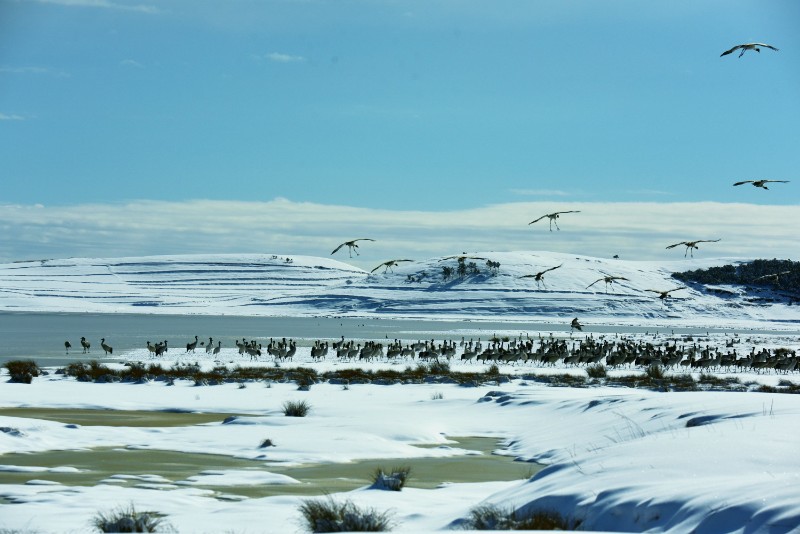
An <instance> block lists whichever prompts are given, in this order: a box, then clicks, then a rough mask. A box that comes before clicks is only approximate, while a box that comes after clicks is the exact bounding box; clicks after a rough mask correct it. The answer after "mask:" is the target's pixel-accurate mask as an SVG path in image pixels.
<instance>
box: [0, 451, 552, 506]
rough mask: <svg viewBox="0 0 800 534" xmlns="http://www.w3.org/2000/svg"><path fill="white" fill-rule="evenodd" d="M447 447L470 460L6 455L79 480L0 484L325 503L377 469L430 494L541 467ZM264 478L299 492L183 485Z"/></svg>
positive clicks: (23, 478) (4, 475)
mask: <svg viewBox="0 0 800 534" xmlns="http://www.w3.org/2000/svg"><path fill="white" fill-rule="evenodd" d="M450 439H451V440H453V441H457V442H458V443H457V444H452V445H451V446H452V447H458V448H464V449H468V450H471V451H476V452H475V454H469V455H463V456H454V457H448V458H402V459H383V460H360V461H355V462H350V463H346V464H312V465H303V466H293V467H284V466H279V465H274V464H270V463H268V462H264V461H263V460H246V459H240V458H231V457H227V456H220V455H211V454H190V453H182V452H175V451H160V450H130V449H121V448H98V449H93V450H77V451H47V452H42V453H32V454H6V455H3V456H0V463H1V464H3V465H14V466H33V467H47V468H59V467H74V468H76V469H78V470H80V472H73V473H61V472H58V473H50V472H34V473H20V472H0V484H25V483H27V482H29V481H31V480H39V481H40V480H47V481H52V482H57V483H59V484H63V485H64V486H93V485H97V484H100V483H106V484H114V485H118V486H139V487H147V488H152V489H154V490H160V489H175V488H176V487H194V488H200V489H208V490H211V491H214V492H215V496H216V497H217V498H220V499H231V498H233V499H236V498H242V497H266V496H271V495H323V494H326V493H335V492H340V491H350V490H353V489H356V488H359V487H362V486H366V485H369V484H371V476H372V474H373V473H374V472H375V470H376V469H379V468H382V469H384V470H390V469H392V468H396V467H400V466H403V467H409V468H410V469H411V474H410V476H409V479H408V481H407V484H406V485H407V486H408V487H413V488H435V487H438V486H439V485H441V484H443V483H447V482H488V481H503V480H518V479H523V478H527V477H530V476H532V475H533V474H535V473H536V472H537V471H538V470H539V469H541V466H539V465H538V464H533V463H525V462H516V461H514V459H513V458H511V457H508V456H500V455H496V454H492V451H493V450H494V449H496V448H497V447H498V442H497V439H496V438H485V437H456V438H450ZM240 469H244V470H248V471H264V472H269V473H277V474H283V475H287V476H290V477H292V478H294V479H296V480H298V481H300V484H258V485H245V484H242V485H236V486H227V485H226V486H214V485H204V484H191V485H187V484H186V483H185V481H186V479H187V478H189V477H191V476H195V475H199V474H200V473H201V472H203V471H209V470H215V471H217V470H240Z"/></svg>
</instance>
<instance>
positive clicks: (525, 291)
mask: <svg viewBox="0 0 800 534" xmlns="http://www.w3.org/2000/svg"><path fill="white" fill-rule="evenodd" d="M474 256H475V257H477V258H480V259H469V258H468V259H467V260H466V262H467V264H469V263H470V262H474V263H475V267H476V268H477V269H478V271H479V272H478V273H477V274H467V275H466V276H463V277H460V276H458V275H457V274H454V276H453V277H452V278H450V279H448V280H445V279H444V277H443V267H445V266H449V267H451V268H452V269H453V271H456V268H457V266H458V262H457V260H456V259H452V258H451V259H446V260H445V259H443V258H431V259H428V260H424V261H415V262H408V263H401V264H399V265H397V266H395V267H394V269H393V270H388V271H385V270H384V269H383V268H378V269H377V270H376V271H375V272H374V273H369V272H367V271H365V270H362V269H360V268H357V267H353V266H351V265H348V264H346V263H343V262H340V261H336V260H333V259H329V258H321V257H313V256H281V255H271V254H264V255H253V254H250V255H183V256H149V257H131V258H105V259H96V258H91V259H89V258H85V259H60V260H41V261H31V262H20V263H11V264H2V265H0V310H2V311H64V312H77V311H80V312H95V313H123V312H124V313H148V314H157V313H168V314H204V315H223V314H224V315H253V316H297V317H308V316H320V315H328V316H343V317H344V316H353V317H382V318H386V317H396V318H436V319H475V320H482V319H483V320H489V319H492V320H497V319H503V320H509V321H530V320H535V321H553V322H556V321H557V322H561V321H563V320H564V319H571V318H572V317H573V316H576V315H578V316H580V317H581V321H582V322H584V323H587V322H588V323H591V322H592V321H594V322H598V323H603V324H653V325H663V324H669V325H691V326H697V325H702V326H712V327H713V326H719V327H726V326H740V325H743V324H753V323H758V324H759V325H760V326H761V327H770V328H786V327H787V326H790V327H793V326H795V325H797V324H798V323H800V308H797V307H793V306H789V305H788V304H787V303H786V302H785V301H784V302H780V299H778V300H777V301H776V302H767V303H765V302H757V301H755V300H753V299H751V298H749V297H748V295H746V294H745V292H744V291H742V290H741V289H740V288H736V287H728V288H719V287H715V288H713V289H714V291H710V290H708V288H704V287H702V286H691V287H687V288H686V289H682V290H680V291H675V292H673V293H671V294H670V295H669V298H668V299H664V300H663V301H662V300H661V299H659V298H658V294H656V293H654V292H651V291H648V290H657V291H666V290H670V289H673V288H678V287H681V286H682V285H683V284H681V283H680V282H678V281H677V280H675V279H673V278H671V275H672V273H674V272H681V271H686V270H693V269H702V268H708V267H711V266H715V265H724V264H729V263H740V262H743V261H746V260H742V259H731V258H716V259H687V260H680V261H672V262H652V261H631V260H618V259H605V258H594V257H588V256H577V255H574V254H565V253H555V252H541V251H535V252H527V251H525V252H503V253H494V252H486V253H475V254H474ZM486 259H491V260H492V261H493V262H499V263H500V267H499V269H498V270H497V272H496V273H494V274H493V273H491V272H490V271H489V269H488V268H487V265H486V261H485V260H486ZM557 266H560V267H558V268H557V269H554V270H551V271H548V272H546V273H545V274H544V275H543V278H542V280H541V282H539V283H537V282H536V281H535V280H534V279H533V278H523V276H525V275H533V274H536V273H537V272H541V271H544V270H546V269H550V268H552V267H557ZM605 276H614V277H623V278H626V279H627V280H617V281H615V282H613V283H611V284H608V285H606V284H605V283H604V282H603V281H602V280H601V281H599V282H598V280H599V279H600V278H602V277H605ZM593 282H596V283H594V285H592V286H591V287H588V286H590V285H591V284H593Z"/></svg>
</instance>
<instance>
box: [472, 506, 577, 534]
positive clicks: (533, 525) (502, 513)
mask: <svg viewBox="0 0 800 534" xmlns="http://www.w3.org/2000/svg"><path fill="white" fill-rule="evenodd" d="M580 523H581V522H580V521H577V520H571V519H567V518H565V517H564V516H562V515H561V514H559V513H558V512H556V511H555V510H536V511H534V512H529V513H522V512H519V511H515V510H503V509H501V508H499V507H497V506H494V505H482V506H478V507H476V508H473V509H472V510H470V514H469V517H468V518H467V520H466V521H465V522H464V523H463V527H464V528H465V529H466V530H576V529H577V528H578V527H579V526H580Z"/></svg>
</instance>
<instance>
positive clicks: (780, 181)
mask: <svg viewBox="0 0 800 534" xmlns="http://www.w3.org/2000/svg"><path fill="white" fill-rule="evenodd" d="M764 181H765V182H775V183H779V184H788V183H789V180H764Z"/></svg>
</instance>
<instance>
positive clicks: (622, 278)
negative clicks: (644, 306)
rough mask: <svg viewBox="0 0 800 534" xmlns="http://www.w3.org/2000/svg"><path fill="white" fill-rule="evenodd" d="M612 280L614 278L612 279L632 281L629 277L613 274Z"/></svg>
mask: <svg viewBox="0 0 800 534" xmlns="http://www.w3.org/2000/svg"><path fill="white" fill-rule="evenodd" d="M611 280H612V281H614V280H625V281H627V282H630V280H628V279H627V278H625V277H624V276H612V277H611Z"/></svg>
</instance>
